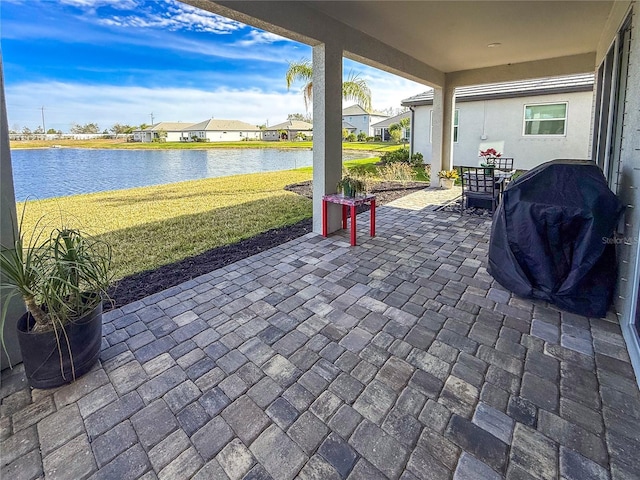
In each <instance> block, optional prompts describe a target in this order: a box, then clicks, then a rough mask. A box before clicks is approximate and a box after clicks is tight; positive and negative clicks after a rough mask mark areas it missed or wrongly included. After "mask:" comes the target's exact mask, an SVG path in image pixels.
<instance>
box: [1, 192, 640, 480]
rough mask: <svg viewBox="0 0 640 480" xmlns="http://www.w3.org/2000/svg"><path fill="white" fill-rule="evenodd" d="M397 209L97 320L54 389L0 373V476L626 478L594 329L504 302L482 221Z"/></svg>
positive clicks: (618, 344)
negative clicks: (491, 270) (489, 264)
mask: <svg viewBox="0 0 640 480" xmlns="http://www.w3.org/2000/svg"><path fill="white" fill-rule="evenodd" d="M416 198H418V197H414V198H413V200H407V201H406V202H405V204H404V205H403V202H398V203H394V204H393V205H389V206H384V207H381V208H379V209H378V220H377V237H375V238H369V237H368V236H367V235H366V232H367V231H368V230H367V227H368V225H367V222H368V214H363V215H361V216H359V217H358V222H359V235H358V243H359V244H358V246H356V247H350V246H349V243H348V236H347V235H348V233H347V232H342V233H339V234H334V235H332V236H330V237H329V238H327V239H325V238H323V237H321V236H318V235H315V234H309V235H307V236H305V237H301V238H299V239H297V240H294V241H292V242H289V243H287V244H284V245H281V246H279V247H276V248H273V249H271V250H269V251H265V252H262V253H259V254H258V255H255V256H253V257H251V258H248V259H246V260H243V261H240V262H238V263H236V264H233V265H230V266H228V267H225V268H223V269H220V270H217V271H214V272H211V273H210V274H207V275H204V276H201V277H198V278H196V279H194V280H192V281H189V282H187V283H185V284H182V285H180V286H178V287H174V288H172V289H170V290H167V291H165V292H161V293H159V294H156V295H153V296H151V297H148V298H146V299H144V300H142V301H139V302H136V303H134V304H130V305H127V306H125V307H123V308H121V309H119V310H115V311H112V312H109V313H108V314H106V315H105V324H104V341H103V351H102V356H101V361H100V363H99V365H97V366H96V368H95V369H94V370H93V371H92V372H90V373H89V374H87V375H86V376H84V377H83V378H81V379H80V380H78V381H77V382H75V383H74V384H71V385H67V386H65V387H62V388H59V389H56V390H52V391H43V390H33V391H32V390H29V389H28V388H26V384H25V382H24V375H23V373H22V371H21V369H20V368H16V369H14V370H13V371H12V372H4V373H3V374H2V386H1V388H0V396H1V398H2V407H1V418H0V439H1V440H2V443H1V452H2V453H1V455H2V478H3V479H16V480H17V479H33V478H41V477H44V478H46V479H74V480H79V479H83V478H92V479H93V478H95V479H98V478H103V479H134V478H144V479H154V478H160V479H187V478H198V479H227V478H231V479H242V478H244V479H269V478H273V479H275V480H286V479H292V478H302V479H339V478H349V479H362V480H374V479H377V478H393V479H395V478H402V479H406V480H410V479H415V478H420V479H436V480H439V479H449V478H454V479H456V480H463V479H470V480H479V479H499V478H504V477H506V478H509V479H534V478H535V479H555V478H564V479H569V480H585V479H631V478H640V464H638V462H637V461H636V458H637V452H638V449H639V448H640V428H639V427H640V421H639V419H640V397H639V393H638V388H637V384H636V381H635V377H634V374H633V371H632V369H631V367H630V364H629V359H628V355H627V351H626V349H625V346H624V342H623V339H622V336H621V334H620V328H619V326H618V325H617V323H616V320H615V315H612V316H611V317H610V318H608V319H591V318H585V317H581V316H577V315H572V314H568V313H565V312H560V311H559V310H557V309H555V308H553V307H551V306H549V305H547V304H545V303H544V302H532V301H529V300H524V299H520V298H517V297H514V296H512V295H511V294H510V293H508V292H506V291H505V290H504V289H503V288H501V287H500V286H499V285H497V284H496V283H495V282H494V281H493V279H492V278H491V277H490V276H489V275H488V274H487V273H486V270H485V266H486V261H487V250H488V239H489V228H490V222H488V221H487V220H485V219H482V218H480V217H473V216H464V217H462V218H461V217H460V216H459V215H457V214H454V215H451V214H447V213H441V212H435V211H433V209H432V208H423V209H421V208H418V207H416V201H417V200H416ZM405 207H406V208H405Z"/></svg>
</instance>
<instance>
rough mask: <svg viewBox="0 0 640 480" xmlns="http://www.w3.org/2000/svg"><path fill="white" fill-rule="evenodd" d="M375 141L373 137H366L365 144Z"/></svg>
mask: <svg viewBox="0 0 640 480" xmlns="http://www.w3.org/2000/svg"><path fill="white" fill-rule="evenodd" d="M374 140H375V137H367V142H373V141H374Z"/></svg>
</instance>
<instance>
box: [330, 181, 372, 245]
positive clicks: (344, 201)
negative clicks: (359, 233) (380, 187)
mask: <svg viewBox="0 0 640 480" xmlns="http://www.w3.org/2000/svg"><path fill="white" fill-rule="evenodd" d="M329 203H337V204H339V205H342V228H347V207H351V246H354V245H355V244H356V207H357V206H358V205H364V204H366V203H369V204H370V205H371V208H370V210H369V212H370V222H369V223H370V224H371V231H370V235H371V236H372V237H375V236H376V196H375V195H364V196H359V197H345V196H344V195H342V194H341V193H332V194H330V195H323V197H322V236H323V237H326V236H327V204H329Z"/></svg>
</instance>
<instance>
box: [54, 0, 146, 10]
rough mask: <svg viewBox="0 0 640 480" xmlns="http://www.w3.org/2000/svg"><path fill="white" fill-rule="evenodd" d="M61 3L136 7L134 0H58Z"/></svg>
mask: <svg viewBox="0 0 640 480" xmlns="http://www.w3.org/2000/svg"><path fill="white" fill-rule="evenodd" d="M59 2H60V3H61V4H63V5H69V6H72V7H77V8H84V9H88V10H91V11H93V10H95V9H96V8H98V7H104V6H109V7H113V8H116V9H118V10H133V9H135V8H137V7H138V5H139V3H138V2H137V1H136V0H59Z"/></svg>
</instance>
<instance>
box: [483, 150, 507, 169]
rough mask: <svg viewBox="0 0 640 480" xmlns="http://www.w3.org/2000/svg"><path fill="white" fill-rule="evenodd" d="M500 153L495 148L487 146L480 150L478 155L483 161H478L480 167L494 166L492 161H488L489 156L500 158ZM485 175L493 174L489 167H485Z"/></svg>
mask: <svg viewBox="0 0 640 480" xmlns="http://www.w3.org/2000/svg"><path fill="white" fill-rule="evenodd" d="M501 156H502V154H501V153H500V152H498V151H497V150H496V149H495V148H487V149H486V150H480V157H481V158H482V159H483V161H482V162H481V163H480V166H481V167H494V166H495V165H494V164H493V163H490V162H489V159H490V158H500V157H501ZM484 174H485V175H493V170H492V169H490V168H487V169H485V171H484Z"/></svg>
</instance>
